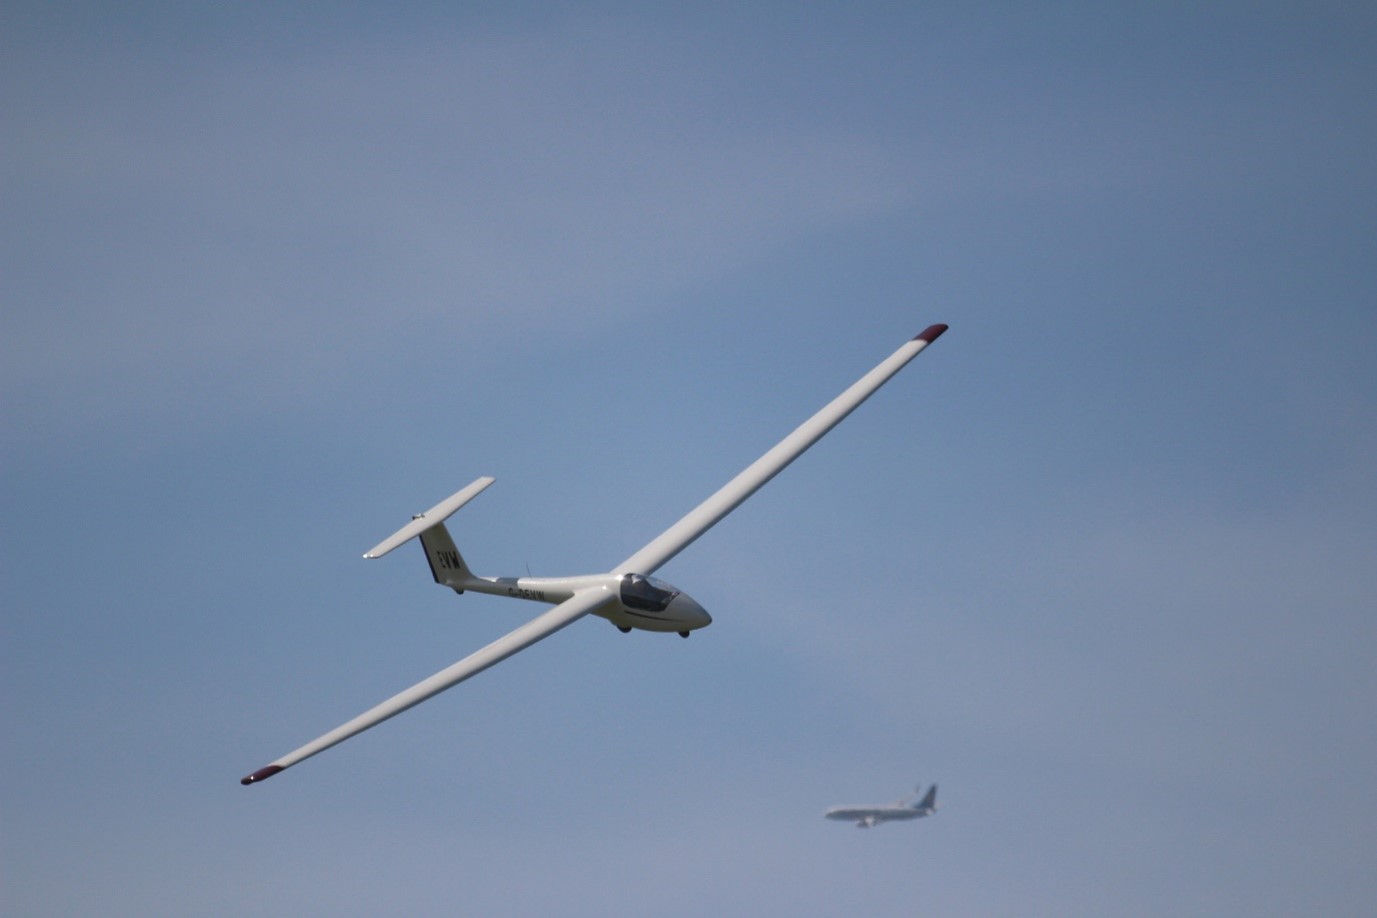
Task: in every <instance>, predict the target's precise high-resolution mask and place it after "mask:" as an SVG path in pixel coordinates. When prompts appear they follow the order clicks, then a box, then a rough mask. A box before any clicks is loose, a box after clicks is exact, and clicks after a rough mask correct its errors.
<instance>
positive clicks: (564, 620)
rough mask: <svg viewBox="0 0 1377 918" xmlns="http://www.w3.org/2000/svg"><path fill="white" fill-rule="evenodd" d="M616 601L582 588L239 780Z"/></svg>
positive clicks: (337, 739)
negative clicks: (375, 705) (511, 629)
mask: <svg viewBox="0 0 1377 918" xmlns="http://www.w3.org/2000/svg"><path fill="white" fill-rule="evenodd" d="M614 601H616V596H615V594H613V593H612V592H611V591H609V590H607V589H605V588H602V587H594V588H592V589H589V590H585V591H584V592H582V593H575V594H574V595H573V596H572V597H570V598H569V599H566V600H565V601H564V602H562V603H560V604H559V605H557V606H555V607H554V608H553V609H551V610H550V611H548V612H546V613H544V614H543V615H540V616H538V617H536V618H533V619H531V620H530V621H529V622H527V623H526V624H524V625H522V626H521V627H520V628H517V629H516V630H515V631H513V632H511V633H509V634H506V635H504V636H502V637H500V638H498V639H497V640H495V641H493V642H492V643H491V644H489V645H488V646H486V647H484V648H483V649H482V650H478V651H475V652H473V653H471V654H469V655H468V656H467V657H464V659H462V660H460V661H459V662H458V663H455V664H454V665H453V666H450V667H448V668H446V669H442V670H440V671H439V672H438V673H436V674H435V675H433V676H431V677H430V678H429V679H426V680H424V681H423V682H418V683H416V684H415V685H413V686H412V687H411V688H409V689H407V690H406V691H404V692H400V693H398V694H396V695H393V696H392V697H391V698H389V699H387V700H386V701H384V702H383V703H382V704H380V705H378V706H377V707H375V708H373V709H371V710H368V711H365V712H364V713H362V714H360V715H359V716H358V717H355V718H354V719H353V720H351V721H349V722H348V723H347V724H342V725H341V726H339V727H336V728H335V729H333V730H331V731H330V732H329V733H327V734H325V735H324V736H322V737H319V738H318V739H314V740H312V741H311V742H309V743H307V744H306V745H305V746H302V747H301V748H300V749H298V750H296V751H295V752H289V753H288V754H287V755H284V756H283V757H282V758H280V759H278V760H277V761H276V762H273V763H272V764H271V765H268V766H266V767H264V768H260V769H258V771H255V772H254V773H253V774H251V775H248V776H246V777H244V778H242V779H241V780H240V781H239V783H240V784H246V785H247V784H254V783H256V782H258V781H262V780H265V779H267V778H271V777H272V776H273V775H275V774H277V773H278V772H280V771H282V770H283V769H286V768H290V767H291V766H293V765H295V764H296V763H297V762H300V761H302V760H303V759H309V758H310V757H311V756H313V755H315V754H316V753H317V752H322V751H324V750H326V749H329V748H330V747H331V746H333V745H335V744H336V743H342V742H344V741H345V740H347V739H349V737H351V736H354V735H355V734H358V733H362V732H363V731H364V730H367V729H368V728H369V727H372V726H376V725H377V724H380V723H382V722H383V721H385V720H387V719H388V718H389V717H395V716H396V715H398V714H400V713H402V712H403V711H405V710H406V709H407V708H410V707H412V706H414V705H418V704H420V703H421V702H422V701H425V700H426V699H427V698H430V697H433V696H435V695H438V694H440V693H441V692H443V691H444V690H445V689H447V688H450V687H451V686H454V685H458V684H459V683H460V682H463V681H464V680H465V679H467V678H469V677H470V676H473V675H476V674H478V673H481V672H482V671H483V670H485V669H487V668H488V667H489V666H492V665H494V664H496V663H501V662H502V661H503V660H505V659H507V658H508V657H510V656H511V655H512V654H514V653H516V652H517V651H519V650H525V649H526V648H527V647H530V646H531V645H532V644H534V643H535V642H536V641H539V640H541V639H543V638H547V637H549V636H550V635H552V634H554V633H555V632H556V631H558V630H560V629H561V628H563V627H564V626H566V625H569V624H572V623H573V622H576V621H578V620H579V619H581V618H583V617H584V616H585V615H587V614H589V613H590V612H593V611H595V610H597V609H598V608H600V607H601V606H602V605H603V604H604V603H610V602H614Z"/></svg>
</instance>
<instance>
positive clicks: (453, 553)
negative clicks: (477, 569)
mask: <svg viewBox="0 0 1377 918" xmlns="http://www.w3.org/2000/svg"><path fill="white" fill-rule="evenodd" d="M421 547H422V548H424V549H425V550H426V563H428V564H429V565H430V574H431V576H432V577H434V578H435V582H436V583H438V584H440V586H447V587H450V588H451V589H453V590H454V591H455V592H456V593H462V592H464V584H465V583H466V582H467V581H468V580H470V579H471V578H472V577H473V571H471V570H469V566H468V565H467V564H465V563H464V557H463V555H461V554H459V549H458V547H456V546H455V544H454V539H453V538H452V537H451V536H450V534H449V530H448V529H446V528H445V524H444V523H436V524H435V525H434V526H432V527H430V528H429V529H427V530H426V531H425V532H423V533H421Z"/></svg>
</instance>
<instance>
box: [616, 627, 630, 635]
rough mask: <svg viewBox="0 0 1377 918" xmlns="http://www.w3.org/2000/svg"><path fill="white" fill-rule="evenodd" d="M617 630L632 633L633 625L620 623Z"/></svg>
mask: <svg viewBox="0 0 1377 918" xmlns="http://www.w3.org/2000/svg"><path fill="white" fill-rule="evenodd" d="M617 630H618V631H620V632H621V633H622V634H630V633H631V626H630V625H618V626H617Z"/></svg>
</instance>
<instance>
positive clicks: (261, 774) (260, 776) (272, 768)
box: [239, 765, 283, 787]
mask: <svg viewBox="0 0 1377 918" xmlns="http://www.w3.org/2000/svg"><path fill="white" fill-rule="evenodd" d="M282 770H283V769H282V766H281V765H269V766H268V767H267V768H260V769H258V770H257V771H255V772H254V773H253V774H251V775H249V776H248V777H247V778H240V779H239V783H240V784H242V785H244V786H245V787H248V786H249V785H250V784H254V783H256V782H258V781H266V780H267V779H268V778H271V777H272V776H273V775H275V774H277V773H278V772H279V771H282Z"/></svg>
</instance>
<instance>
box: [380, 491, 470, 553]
mask: <svg viewBox="0 0 1377 918" xmlns="http://www.w3.org/2000/svg"><path fill="white" fill-rule="evenodd" d="M496 480H497V479H495V478H490V477H488V476H487V475H484V476H483V477H482V478H480V479H478V480H477V481H475V482H474V483H473V484H471V485H469V486H468V487H466V488H464V489H463V490H461V491H456V492H455V493H454V494H451V495H450V496H449V497H446V498H445V499H444V500H442V501H440V502H439V503H438V504H436V505H435V506H433V507H431V508H430V509H429V510H427V511H426V512H425V513H422V514H420V515H419V516H415V517H413V518H412V520H411V522H409V523H407V524H406V525H405V526H403V527H402V528H401V529H398V530H397V531H396V532H394V533H392V535H390V536H388V537H387V538H385V539H383V540H382V541H381V542H379V543H378V544H377V545H374V546H373V547H372V548H370V549H368V551H366V552H364V554H363V556H364V557H365V558H381V557H382V556H383V555H385V554H387V553H388V552H390V551H391V550H392V549H394V548H396V547H397V546H399V545H402V544H404V543H406V542H407V541H409V540H411V539H414V538H416V536H418V535H420V534H421V533H423V532H425V531H426V530H427V529H429V528H430V527H431V526H434V525H435V524H437V523H443V522H444V521H445V520H446V519H448V518H449V517H450V515H451V514H453V513H454V511H456V510H458V509H459V508H460V507H462V506H464V504H467V503H468V502H469V501H471V500H473V499H474V498H475V497H477V496H478V495H479V494H482V493H483V489H484V488H486V487H487V486H488V485H490V484H492V483H493V482H494V481H496Z"/></svg>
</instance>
